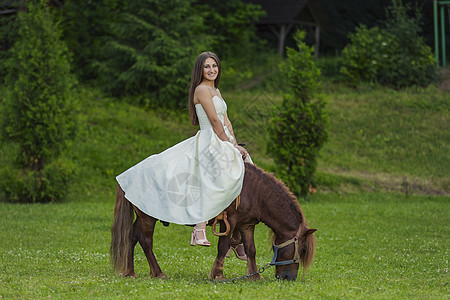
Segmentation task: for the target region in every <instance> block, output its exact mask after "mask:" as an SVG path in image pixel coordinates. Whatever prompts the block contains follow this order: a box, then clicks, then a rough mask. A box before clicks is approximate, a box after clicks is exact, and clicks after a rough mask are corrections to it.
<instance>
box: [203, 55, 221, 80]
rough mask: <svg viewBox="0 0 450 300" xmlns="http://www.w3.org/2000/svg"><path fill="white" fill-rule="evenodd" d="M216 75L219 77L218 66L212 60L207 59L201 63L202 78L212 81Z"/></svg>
mask: <svg viewBox="0 0 450 300" xmlns="http://www.w3.org/2000/svg"><path fill="white" fill-rule="evenodd" d="M217 75H219V66H218V65H217V63H216V61H215V60H214V59H213V58H211V57H208V58H207V59H206V60H205V62H204V63H203V78H204V79H206V80H209V81H214V80H216V78H217Z"/></svg>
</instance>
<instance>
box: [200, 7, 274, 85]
mask: <svg viewBox="0 0 450 300" xmlns="http://www.w3.org/2000/svg"><path fill="white" fill-rule="evenodd" d="M194 10H195V13H196V14H198V15H199V16H201V17H202V18H203V24H204V25H203V26H204V27H205V29H206V28H207V29H206V30H207V32H208V34H209V35H210V36H211V38H212V43H211V49H212V51H214V52H215V53H216V54H217V55H219V57H220V58H221V60H222V62H223V82H224V83H225V85H226V87H227V88H235V87H236V86H237V85H238V84H239V83H242V82H243V81H245V80H248V79H250V78H252V77H253V76H254V71H255V70H254V69H255V68H254V65H255V64H258V63H259V62H258V61H257V60H256V56H257V55H256V54H257V53H258V52H259V51H261V46H262V41H261V40H260V39H258V37H257V36H256V28H255V24H256V22H257V20H258V19H259V18H260V17H262V16H263V15H265V12H264V11H263V10H262V9H261V7H260V6H259V5H255V4H252V3H248V2H247V3H244V2H243V1H241V0H228V1H221V0H202V1H199V2H198V4H197V5H195V7H194Z"/></svg>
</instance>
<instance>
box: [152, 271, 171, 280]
mask: <svg viewBox="0 0 450 300" xmlns="http://www.w3.org/2000/svg"><path fill="white" fill-rule="evenodd" d="M150 277H151V278H159V279H165V278H167V275H166V274H164V273H163V272H161V273H159V274H151V273H150Z"/></svg>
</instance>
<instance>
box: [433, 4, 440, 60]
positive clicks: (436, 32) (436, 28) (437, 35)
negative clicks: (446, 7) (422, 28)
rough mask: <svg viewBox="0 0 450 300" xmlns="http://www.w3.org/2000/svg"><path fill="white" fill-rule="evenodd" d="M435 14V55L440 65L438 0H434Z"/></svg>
mask: <svg viewBox="0 0 450 300" xmlns="http://www.w3.org/2000/svg"><path fill="white" fill-rule="evenodd" d="M433 15H434V56H435V58H436V63H437V64H438V65H439V33H438V4H437V0H433Z"/></svg>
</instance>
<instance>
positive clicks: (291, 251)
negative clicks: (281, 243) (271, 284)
mask: <svg viewBox="0 0 450 300" xmlns="http://www.w3.org/2000/svg"><path fill="white" fill-rule="evenodd" d="M316 230H317V229H311V228H308V227H307V226H304V228H303V229H302V230H301V233H300V236H299V238H298V240H297V241H293V242H292V243H291V244H289V245H287V246H285V247H283V248H280V249H278V253H277V257H274V259H275V261H276V262H277V263H280V262H289V261H292V260H295V259H296V258H299V261H298V262H292V263H289V264H286V265H278V264H277V265H275V277H276V278H278V279H285V280H290V281H291V280H296V279H297V275H298V269H299V266H300V264H301V265H302V267H303V273H305V272H306V270H307V269H308V268H309V267H310V266H311V264H312V262H313V260H314V252H315V249H316V237H315V235H314V232H315V231H316ZM273 241H274V242H275V243H276V242H277V241H276V237H275V235H274V239H273ZM296 244H297V245H296ZM296 252H297V253H296Z"/></svg>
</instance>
